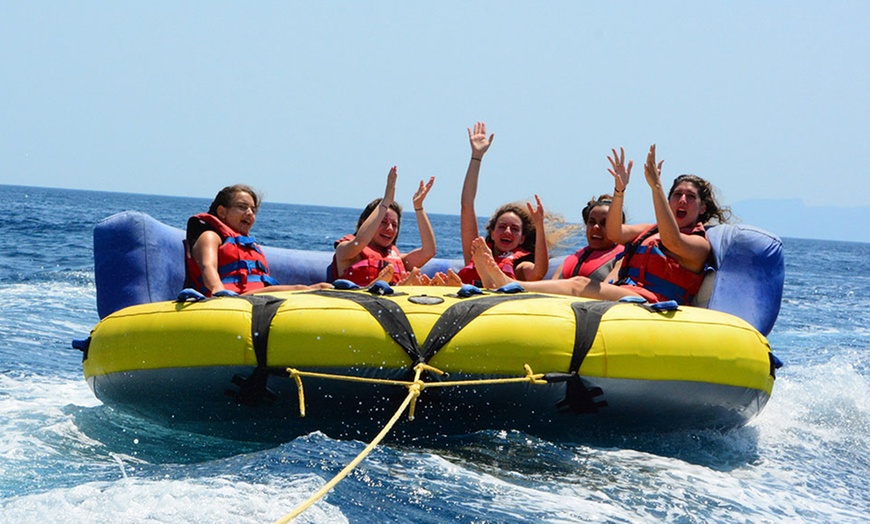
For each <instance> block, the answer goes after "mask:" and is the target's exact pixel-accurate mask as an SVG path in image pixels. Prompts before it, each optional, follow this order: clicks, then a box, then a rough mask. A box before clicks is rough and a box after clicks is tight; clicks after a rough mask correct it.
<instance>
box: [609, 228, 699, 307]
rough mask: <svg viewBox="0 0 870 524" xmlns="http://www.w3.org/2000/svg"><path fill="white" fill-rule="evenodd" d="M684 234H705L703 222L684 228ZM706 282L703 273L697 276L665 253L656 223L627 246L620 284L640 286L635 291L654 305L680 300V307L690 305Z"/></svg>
mask: <svg viewBox="0 0 870 524" xmlns="http://www.w3.org/2000/svg"><path fill="white" fill-rule="evenodd" d="M680 232H681V233H684V234H686V235H704V225H703V224H701V223H700V222H699V223H697V224H695V225H694V226H691V227H687V228H682V229H680ZM703 280H704V274H703V272H702V273H695V272H694V271H690V270H688V269H686V268H684V267H683V266H681V265H680V263H679V262H677V260H676V259H675V258H673V256H672V255H670V254H669V253H667V252H666V251H665V250H664V246H662V241H661V235H659V230H658V226H656V225H655V224H653V226H652V227H650V228H649V229H647V230H646V231H644V232H643V233H641V234H640V235H638V237H637V238H636V239H635V240H634V241H633V242H629V243H628V244H626V246H625V257H624V259H623V262H622V268H620V270H619V284H620V285H630V286H635V287H637V288H638V289H636V290H635V291H637V292H638V293H639V294H640V295H642V296H643V297H644V298H646V299H647V300H649V301H650V302H662V301H665V300H676V301H677V303H678V304H688V303H689V301H690V300H691V299H692V297H694V296H695V295H696V294H697V293H698V290H699V289H700V288H701V282H703ZM651 299H653V300H651Z"/></svg>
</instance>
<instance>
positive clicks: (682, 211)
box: [676, 209, 689, 219]
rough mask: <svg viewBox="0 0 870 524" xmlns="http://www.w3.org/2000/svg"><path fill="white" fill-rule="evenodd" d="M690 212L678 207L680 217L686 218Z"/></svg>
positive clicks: (678, 216)
mask: <svg viewBox="0 0 870 524" xmlns="http://www.w3.org/2000/svg"><path fill="white" fill-rule="evenodd" d="M688 214H689V213H688V212H687V211H686V210H685V209H677V213H676V215H677V218H678V219H681V218H686V215H688Z"/></svg>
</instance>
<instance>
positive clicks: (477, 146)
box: [459, 122, 549, 285]
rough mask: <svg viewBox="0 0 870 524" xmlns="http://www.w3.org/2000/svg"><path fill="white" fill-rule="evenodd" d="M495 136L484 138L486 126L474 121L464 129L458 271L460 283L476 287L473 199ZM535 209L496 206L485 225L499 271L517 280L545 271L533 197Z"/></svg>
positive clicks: (540, 219) (540, 218) (540, 209)
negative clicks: (467, 155)
mask: <svg viewBox="0 0 870 524" xmlns="http://www.w3.org/2000/svg"><path fill="white" fill-rule="evenodd" d="M494 138H495V134H492V135H490V136H489V137H487V135H486V124H485V123H484V122H477V123H476V124H475V125H474V129H473V130H472V129H471V128H468V140H469V142H470V143H471V160H470V161H469V163H468V170H467V171H466V173H465V182H464V184H463V185H462V199H461V208H460V215H459V216H460V230H461V235H462V253H463V255H464V257H465V263H466V266H465V267H464V268H462V269H461V270H460V271H459V278H460V279H462V282H463V283H466V284H476V285H480V276H479V275H478V272H477V270H476V269H475V265H474V261H473V260H472V256H471V244H472V241H473V240H474V239H475V238H477V237H478V235H479V231H478V225H477V214H476V213H475V211H474V200H475V197H476V196H477V181H478V177H479V175H480V164H481V162H482V161H483V155H484V154H486V152H487V150H489V146H490V145H491V144H492V141H493V139H494ZM535 200H536V201H537V207H532V204H531V203H528V202H527V203H526V205H525V206H522V205H520V204H516V203H511V204H505V205H503V206H501V207H499V208H498V209H497V210H496V211H495V213H494V214H493V215H492V217H491V218H490V219H489V222H488V223H487V224H486V238H485V242H486V245H487V246H488V248H489V250H490V254H491V256H492V257H493V259H494V260H495V262H496V264H497V266H498V267H499V268H500V270H501V271H502V272H504V273H505V274H506V275H508V276H510V277H511V278H516V279H517V280H523V281H529V280H540V279H542V278H544V277H545V276H546V275H547V270H548V269H549V250H548V247H547V236H546V233H545V231H544V217H545V215H544V206H543V205H542V204H541V199H540V198H538V195H535Z"/></svg>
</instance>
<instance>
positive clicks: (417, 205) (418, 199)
mask: <svg viewBox="0 0 870 524" xmlns="http://www.w3.org/2000/svg"><path fill="white" fill-rule="evenodd" d="M434 183H435V177H434V176H433V177H429V182H428V183H426V184H423V181H422V180H421V181H420V187H418V188H417V191H416V192H415V193H414V197H413V198H412V201H413V202H414V209H421V208H422V207H423V201H424V200H425V199H426V195H428V194H429V190H430V189H432V184H434Z"/></svg>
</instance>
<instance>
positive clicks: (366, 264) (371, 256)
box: [332, 235, 408, 286]
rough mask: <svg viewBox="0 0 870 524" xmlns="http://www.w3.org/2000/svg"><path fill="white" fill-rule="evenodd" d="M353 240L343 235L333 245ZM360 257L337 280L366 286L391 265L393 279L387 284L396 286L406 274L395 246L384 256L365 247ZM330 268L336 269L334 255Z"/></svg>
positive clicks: (351, 236) (349, 236)
mask: <svg viewBox="0 0 870 524" xmlns="http://www.w3.org/2000/svg"><path fill="white" fill-rule="evenodd" d="M354 238H355V237H354V235H345V236H343V237H342V238H341V239H340V240H338V242H336V243H335V245H338V244H340V243H342V242H347V241H350V240H353V239H354ZM360 256H361V257H362V259H361V260H359V261H358V262H354V263H353V264H351V266H350V267H349V268H347V269H345V270H344V273H343V274H342V275H341V276H340V277H338V278H343V279H345V280H350V281H351V282H354V283H356V284H358V285H360V286H367V285H369V284H371V283H372V282H374V281H375V279H376V278H377V277H378V274H379V273H380V272H381V270H382V269H384V268H385V267H387V266H388V265H392V266H393V279H392V280H391V281H390V282H389V283H390V284H397V283H399V282H400V281H401V280H402V279H403V278H404V277H405V276H406V275H407V273H408V272H407V271H405V261H404V260H402V254H401V253H400V252H399V249H398V248H397V247H396V245H395V244H393V245H391V246H390V249H389V251H388V252H387V253H386V254H384V253H382V252H381V251H380V250H378V249H375V248H372V247H369V246H366V247H364V248H363V250H362V253H360ZM332 267H333V268H337V267H338V261H337V260H336V259H335V255H333V257H332Z"/></svg>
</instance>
